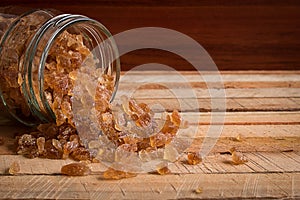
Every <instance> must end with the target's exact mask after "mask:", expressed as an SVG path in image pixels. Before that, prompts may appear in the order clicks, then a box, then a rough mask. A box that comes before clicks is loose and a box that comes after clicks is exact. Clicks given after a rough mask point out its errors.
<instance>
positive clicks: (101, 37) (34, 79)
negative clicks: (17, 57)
mask: <svg viewBox="0 0 300 200" xmlns="http://www.w3.org/2000/svg"><path fill="white" fill-rule="evenodd" d="M64 31H68V32H71V33H77V34H81V35H82V37H83V39H84V41H85V44H86V45H87V46H88V48H89V49H90V50H91V52H92V53H93V56H94V57H95V58H97V59H98V60H99V62H100V64H99V65H98V67H101V68H102V72H103V74H109V75H112V76H113V77H114V90H113V93H112V96H111V101H112V100H113V99H114V97H115V94H116V91H117V89H118V83H119V76H120V60H119V55H118V49H117V46H116V44H115V41H114V39H113V37H112V35H111V33H110V32H109V31H108V30H107V29H106V28H105V26H104V25H102V24H101V23H99V22H98V21H95V20H93V19H90V18H88V17H86V16H83V15H71V14H62V15H58V16H56V17H54V18H52V19H50V20H48V21H47V22H46V23H45V24H44V25H43V26H42V27H41V28H40V29H39V31H38V32H37V33H36V34H35V36H34V38H33V39H32V41H31V43H30V45H29V46H28V49H27V54H26V55H25V59H24V64H26V66H27V67H25V68H26V69H27V73H26V74H28V76H27V77H25V80H27V81H28V84H25V87H26V88H24V94H25V96H26V97H27V98H28V99H30V100H31V102H32V104H33V105H34V106H33V107H34V108H33V109H32V112H33V113H35V115H36V116H37V117H38V118H39V119H40V120H41V121H42V122H51V121H55V114H54V112H53V110H52V108H51V106H50V104H49V102H48V100H47V97H46V95H45V93H44V89H45V88H44V78H45V77H44V73H45V65H46V64H47V59H48V55H49V51H51V48H52V47H53V46H54V45H55V42H56V41H57V39H58V37H59V36H60V35H61V34H62V33H63V32H64ZM36 59H37V60H38V61H36ZM35 63H38V64H35ZM36 70H37V74H35V73H36Z"/></svg>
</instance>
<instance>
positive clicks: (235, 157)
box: [229, 147, 248, 165]
mask: <svg viewBox="0 0 300 200" xmlns="http://www.w3.org/2000/svg"><path fill="white" fill-rule="evenodd" d="M229 151H230V153H231V159H232V164H234V165H240V164H244V163H246V162H248V160H247V158H246V157H245V156H244V155H243V153H242V152H238V151H237V150H236V148H235V147H233V148H231V149H230V150H229Z"/></svg>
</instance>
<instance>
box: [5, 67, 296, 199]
mask: <svg viewBox="0 0 300 200" xmlns="http://www.w3.org/2000/svg"><path fill="white" fill-rule="evenodd" d="M177 76H178V74H177V75H176V74H175V73H171V72H163V71H148V72H147V71H146V72H145V71H143V72H132V73H130V74H124V73H123V75H122V79H121V84H120V88H119V91H120V92H125V93H126V92H129V90H130V89H131V88H133V85H132V84H135V86H136V85H139V84H140V85H139V89H138V90H137V91H135V93H134V96H135V98H136V99H137V100H139V101H143V102H146V103H149V104H152V105H153V104H156V105H158V104H160V106H158V107H157V106H156V107H155V110H156V111H157V112H158V113H160V112H162V111H163V110H164V109H165V110H168V111H170V110H172V109H174V108H176V109H178V110H180V112H181V115H182V117H183V118H184V119H186V120H187V121H189V124H190V127H196V126H198V129H197V133H196V135H195V136H194V137H195V143H194V144H193V146H192V147H191V148H192V149H195V150H196V149H197V148H199V147H201V144H202V142H203V140H204V139H205V138H206V139H217V142H216V144H215V145H214V146H213V149H212V150H211V152H210V153H209V154H208V155H207V156H206V157H204V159H203V162H202V163H200V164H198V165H195V166H191V165H187V164H185V163H182V162H176V163H172V164H170V166H169V168H170V170H171V172H172V174H169V175H164V176H161V175H156V174H148V173H141V174H139V175H138V176H136V177H134V178H128V179H122V180H103V179H101V176H100V175H99V174H101V172H102V171H103V170H105V166H104V165H102V164H96V163H95V164H90V167H91V169H92V171H93V175H89V176H84V177H67V176H62V175H60V174H59V173H60V168H61V166H62V165H65V164H66V163H70V162H73V161H72V160H49V159H39V158H36V159H27V158H24V157H22V156H19V155H15V151H14V149H13V143H14V140H13V134H14V133H15V132H17V131H19V130H21V129H26V127H18V126H15V125H14V126H12V125H11V126H9V125H2V126H1V127H0V130H1V131H0V135H1V137H2V139H3V140H4V144H3V145H1V146H0V199H177V198H178V199H202V198H204V199H218V198H233V199H241V198H245V199H250V198H262V199H265V198H295V199H299V198H300V71H226V72H222V73H221V77H222V79H223V85H224V88H225V92H226V99H225V103H226V110H222V109H218V108H216V109H212V105H211V102H212V99H211V98H210V96H209V93H208V88H207V86H208V85H212V86H213V89H215V90H222V88H220V86H218V84H217V83H216V82H215V80H216V77H217V76H219V75H218V74H217V73H213V72H203V73H201V76H200V75H199V73H197V72H193V71H185V72H181V74H180V76H181V77H183V79H178V77H177ZM133 80H134V81H135V83H133V82H132V81H133ZM143 80H147V81H148V83H147V84H145V83H144V81H143ZM180 80H182V81H180ZM204 80H206V81H207V82H205V81H204ZM186 83H188V85H189V87H183V86H184V85H185V84H186ZM209 89H212V88H209ZM174 91H175V92H176V91H181V92H180V95H177V96H175V95H174ZM188 91H193V92H194V94H195V95H194V96H193V95H191V93H188ZM172 92H173V93H172ZM181 101H182V102H184V103H182V104H181V105H180V104H179V103H178V102H181ZM221 107H222V106H221ZM221 107H219V108H221ZM221 115H225V121H224V124H223V125H222V124H218V123H213V119H212V118H211V117H212V116H214V117H216V116H221ZM214 126H222V128H223V129H222V132H221V135H220V136H219V137H217V138H214V136H208V135H207V131H208V128H209V127H214ZM232 147H236V148H237V149H238V150H239V151H241V152H243V153H244V156H245V157H246V158H247V159H248V162H247V163H245V164H242V165H232V164H231V162H230V160H231V156H230V154H229V153H228V151H229V149H230V148H232ZM13 161H18V162H19V163H20V165H21V169H20V174H18V175H15V176H12V175H9V174H8V171H7V170H8V168H9V166H10V164H11V163H12V162H13ZM197 189H198V190H199V191H200V192H199V191H198V192H196V190H197Z"/></svg>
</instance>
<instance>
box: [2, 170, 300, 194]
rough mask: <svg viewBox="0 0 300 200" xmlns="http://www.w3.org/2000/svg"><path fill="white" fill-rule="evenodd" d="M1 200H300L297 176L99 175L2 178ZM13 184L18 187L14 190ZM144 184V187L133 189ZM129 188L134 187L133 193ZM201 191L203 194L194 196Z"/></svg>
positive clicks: (287, 174) (282, 174) (280, 174)
mask: <svg viewBox="0 0 300 200" xmlns="http://www.w3.org/2000/svg"><path fill="white" fill-rule="evenodd" d="M0 184H1V187H0V199H44V198H45V199H124V198H126V199H136V198H137V197H138V198H139V199H180V198H183V199H195V198H197V199H202V198H203V199H221V198H227V199H228V198H230V199H241V198H245V199H252V198H262V199H266V198H272V199H273V198H276V199H280V198H289V199H290V198H295V199H297V198H299V197H300V191H299V187H300V174H299V173H292V174H291V173H267V174H264V173H258V174H249V173H234V174H230V173H229V174H184V175H171V176H170V175H166V176H157V175H139V176H137V177H135V178H131V179H127V180H125V181H124V180H118V181H105V180H101V179H100V178H99V176H88V177H76V178H74V177H73V178H72V177H60V176H45V175H40V176H37V175H32V176H16V177H14V178H11V177H9V176H2V177H1V183H0ZM12 185H18V186H19V187H17V188H15V190H14V191H12V190H11V186H12ZM137 185H143V187H136V186H137ZM132 188H135V189H134V190H133V189H132ZM197 189H200V190H202V192H199V193H196V192H195V190H197Z"/></svg>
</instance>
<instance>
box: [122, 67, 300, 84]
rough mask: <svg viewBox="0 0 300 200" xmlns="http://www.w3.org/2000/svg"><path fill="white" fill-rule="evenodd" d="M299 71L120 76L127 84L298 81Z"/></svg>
mask: <svg viewBox="0 0 300 200" xmlns="http://www.w3.org/2000/svg"><path fill="white" fill-rule="evenodd" d="M299 73H300V71H299V70H297V71H291V72H290V73H284V72H282V71H278V72H276V71H270V72H265V71H252V72H248V71H246V72H244V71H229V72H224V71H220V72H207V71H200V72H198V71H163V70H161V71H158V70H156V71H144V70H142V71H136V70H132V71H128V72H123V73H122V75H121V78H120V83H121V84H123V83H124V84H129V83H132V81H134V82H135V83H136V84H141V83H176V82H177V83H178V82H179V83H182V82H183V83H189V82H207V83H215V82H219V81H223V82H225V83H229V82H252V83H253V82H299V81H300V77H299Z"/></svg>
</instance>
